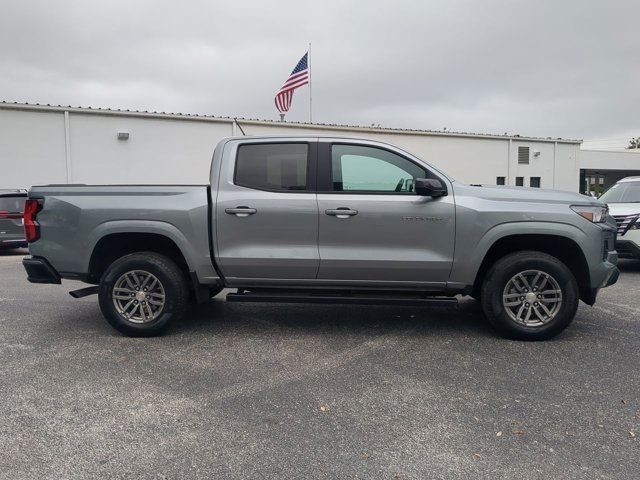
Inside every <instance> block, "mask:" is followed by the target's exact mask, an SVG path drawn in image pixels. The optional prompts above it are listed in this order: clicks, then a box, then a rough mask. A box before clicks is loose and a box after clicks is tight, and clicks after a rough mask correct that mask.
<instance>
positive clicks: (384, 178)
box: [331, 145, 427, 193]
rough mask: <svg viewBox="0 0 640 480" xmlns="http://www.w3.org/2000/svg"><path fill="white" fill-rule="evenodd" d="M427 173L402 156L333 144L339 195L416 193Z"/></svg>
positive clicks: (335, 185)
mask: <svg viewBox="0 0 640 480" xmlns="http://www.w3.org/2000/svg"><path fill="white" fill-rule="evenodd" d="M426 177H427V173H426V172H425V170H424V169H423V168H421V167H419V166H417V165H416V164H415V163H413V162H411V161H409V160H407V159H406V158H404V157H401V156H400V155H396V154H395V153H392V152H389V151H387V150H382V149H380V148H375V147H364V146H359V145H333V147H332V149H331V182H332V184H333V190H334V191H337V192H358V191H360V192H398V193H409V192H413V191H414V185H415V180H416V178H426Z"/></svg>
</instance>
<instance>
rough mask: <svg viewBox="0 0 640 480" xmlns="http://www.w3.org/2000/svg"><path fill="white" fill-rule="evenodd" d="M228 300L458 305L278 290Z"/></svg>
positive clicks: (442, 300)
mask: <svg viewBox="0 0 640 480" xmlns="http://www.w3.org/2000/svg"><path fill="white" fill-rule="evenodd" d="M227 302H260V303H325V304H351V305H397V306H425V305H428V306H436V307H439V306H456V305H457V304H458V299H457V298H452V297H418V296H415V297H412V296H405V297H402V296H364V295H360V296H358V295H322V294H302V293H301V294H296V293H276V292H273V293H271V292H245V293H228V294H227Z"/></svg>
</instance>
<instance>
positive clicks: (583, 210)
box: [571, 205, 609, 223]
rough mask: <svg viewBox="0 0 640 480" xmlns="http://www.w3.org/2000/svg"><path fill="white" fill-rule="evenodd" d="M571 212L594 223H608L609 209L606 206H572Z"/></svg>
mask: <svg viewBox="0 0 640 480" xmlns="http://www.w3.org/2000/svg"><path fill="white" fill-rule="evenodd" d="M571 210H573V211H574V212H576V213H577V214H578V215H580V216H581V217H584V218H586V219H587V220H589V221H590V222H593V223H602V222H604V221H606V219H607V214H608V213H609V207H607V206H606V205H605V206H603V207H591V206H583V205H572V206H571Z"/></svg>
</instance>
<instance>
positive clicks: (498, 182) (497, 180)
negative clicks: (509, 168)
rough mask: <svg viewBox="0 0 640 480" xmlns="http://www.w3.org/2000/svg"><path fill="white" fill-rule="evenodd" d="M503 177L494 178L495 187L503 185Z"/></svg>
mask: <svg viewBox="0 0 640 480" xmlns="http://www.w3.org/2000/svg"><path fill="white" fill-rule="evenodd" d="M504 180H505V177H496V185H504Z"/></svg>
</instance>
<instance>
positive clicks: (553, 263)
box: [481, 251, 579, 340]
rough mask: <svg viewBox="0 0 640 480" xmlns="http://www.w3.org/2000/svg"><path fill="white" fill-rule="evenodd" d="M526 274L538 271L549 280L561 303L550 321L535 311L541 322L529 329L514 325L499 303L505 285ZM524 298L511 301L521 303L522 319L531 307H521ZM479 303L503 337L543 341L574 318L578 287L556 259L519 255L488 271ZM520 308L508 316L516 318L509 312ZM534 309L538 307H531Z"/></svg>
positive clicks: (501, 260)
mask: <svg viewBox="0 0 640 480" xmlns="http://www.w3.org/2000/svg"><path fill="white" fill-rule="evenodd" d="M527 271H539V272H543V273H544V274H547V275H549V276H551V277H552V279H553V280H555V282H556V283H557V286H558V287H559V289H560V291H561V295H562V297H561V300H562V301H561V303H560V304H559V305H558V306H557V307H556V308H557V310H556V311H555V314H554V315H553V316H552V318H551V319H549V318H548V317H549V316H548V315H546V313H545V312H543V311H542V310H541V308H542V307H538V308H536V310H537V311H538V313H540V314H542V315H543V316H544V317H545V318H544V319H540V320H538V318H534V319H533V320H532V322H533V321H539V322H544V323H542V324H541V325H536V326H530V325H526V323H527V322H524V323H525V324H523V323H520V322H518V321H517V320H516V319H514V318H512V317H511V316H510V314H509V313H508V312H507V307H505V305H504V303H503V293H504V292H505V288H506V287H507V284H508V283H509V282H510V280H511V279H512V278H513V277H515V276H516V275H517V274H518V273H522V272H527ZM534 280H535V278H534ZM539 283H540V282H539ZM521 286H522V285H521ZM544 288H546V287H543V289H544ZM508 291H509V290H508ZM511 291H513V290H511ZM516 291H517V290H516ZM523 291H524V290H523ZM527 292H528V290H527ZM532 293H533V292H532ZM537 293H541V292H537ZM511 295H514V294H511ZM515 295H520V294H519V293H518V294H515ZM524 295H526V293H525V294H523V296H522V297H519V296H518V297H517V298H516V299H514V301H516V302H517V301H521V302H522V304H524V305H526V306H527V307H525V310H523V315H524V314H525V313H526V310H528V309H529V308H528V306H529V305H533V304H530V303H528V302H527V303H524V302H526V301H527V300H526V299H525V298H526V297H524ZM507 298H509V297H507ZM481 299H482V300H481V304H482V308H483V310H484V313H485V315H486V317H487V319H488V320H489V322H490V323H491V324H492V325H493V326H494V327H495V328H496V329H497V330H498V331H499V332H500V333H501V334H502V335H503V336H505V337H508V338H512V339H516V340H546V339H549V338H551V337H554V336H555V335H557V334H559V333H560V332H562V331H563V330H564V329H565V328H567V327H568V326H569V324H570V323H571V321H572V320H573V318H574V317H575V314H576V310H577V309H578V301H579V294H578V284H577V282H576V279H575V277H574V276H573V274H572V273H571V271H570V270H569V269H568V268H567V266H566V265H565V264H564V263H562V262H561V261H560V260H558V259H557V258H555V257H553V256H551V255H547V254H545V253H542V252H535V251H522V252H516V253H512V254H510V255H507V256H505V257H503V258H501V259H500V260H498V261H497V262H496V263H495V264H494V265H493V266H492V267H491V268H490V269H489V271H488V272H487V274H486V276H485V278H484V282H483V284H482V290H481ZM521 299H525V300H521ZM534 300H535V298H534ZM522 304H520V305H518V306H512V308H513V309H514V310H511V312H512V313H511V314H512V315H515V316H516V317H517V316H518V315H517V313H515V314H514V313H513V312H514V311H515V310H517V311H519V307H520V306H521V305H522ZM535 305H538V303H535ZM547 306H548V305H547ZM552 308H553V307H552ZM534 312H535V310H534ZM534 314H535V313H534ZM521 320H522V318H521Z"/></svg>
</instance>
